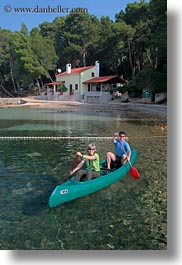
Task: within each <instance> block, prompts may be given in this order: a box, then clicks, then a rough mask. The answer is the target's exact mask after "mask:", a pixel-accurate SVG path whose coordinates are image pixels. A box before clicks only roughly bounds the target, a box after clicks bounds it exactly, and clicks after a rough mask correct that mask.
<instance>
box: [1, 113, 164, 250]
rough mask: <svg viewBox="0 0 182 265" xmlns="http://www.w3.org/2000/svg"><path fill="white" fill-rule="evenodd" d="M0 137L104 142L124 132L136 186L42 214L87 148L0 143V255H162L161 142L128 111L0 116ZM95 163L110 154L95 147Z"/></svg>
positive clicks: (153, 125)
mask: <svg viewBox="0 0 182 265" xmlns="http://www.w3.org/2000/svg"><path fill="white" fill-rule="evenodd" d="M0 117H1V119H0V137H1V136H79V137H81V136H112V135H113V133H114V132H117V131H118V130H121V129H124V130H126V132H127V133H128V137H129V138H128V141H129V143H130V145H131V147H133V148H136V149H137V151H138V157H137V161H136V164H135V167H136V168H137V169H138V171H139V172H140V174H141V176H142V179H141V180H140V181H136V180H134V179H133V178H132V177H131V176H130V175H129V174H128V175H127V176H126V177H125V178H123V179H122V180H121V181H118V182H117V183H115V184H113V185H111V186H110V187H108V188H106V189H103V190H101V191H99V192H96V193H93V194H91V195H89V196H87V197H84V198H81V199H78V200H75V201H72V202H69V203H66V204H63V205H61V206H59V207H57V208H54V209H49V207H48V204H47V202H48V198H49V195H50V193H51V191H52V190H53V188H54V186H55V185H56V183H58V182H60V181H63V180H64V179H66V178H67V176H68V174H69V170H70V168H71V167H72V164H73V161H74V157H75V153H76V151H78V150H80V151H81V152H83V153H84V152H85V150H86V146H87V144H88V143H89V142H88V141H87V140H82V139H78V140H60V141H51V140H44V141H38V140H29V141H23V140H14V141H13V140H11V141H10V140H7V141H4V140H0V188H1V202H0V205H1V211H0V233H1V237H0V248H1V249H65V250H68V249H72V250H80V249H85V250H87V249H88V250H101V249H106V250H112V249H113V250H129V249H131V250H133V249H166V248H167V238H166V237H167V136H166V132H165V131H163V130H161V127H160V126H159V125H158V124H159V122H158V121H157V119H156V118H155V119H153V118H152V117H149V116H147V115H146V114H139V113H137V112H134V111H127V110H125V109H123V110H122V109H121V111H119V112H118V111H117V112H115V111H113V112H112V111H111V112H103V111H102V112H99V111H96V110H90V111H89V110H88V111H87V110H77V111H66V112H63V111H61V110H53V109H52V110H51V109H50V110H48V109H18V108H17V109H16V108H15V109H0ZM95 143H96V146H97V150H98V152H99V153H100V156H101V158H105V154H106V152H107V151H108V150H111V151H114V146H113V144H112V143H111V141H110V140H109V141H108V140H107V141H105V140H99V139H98V140H96V141H95Z"/></svg>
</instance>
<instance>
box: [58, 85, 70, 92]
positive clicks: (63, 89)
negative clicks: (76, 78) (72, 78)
mask: <svg viewBox="0 0 182 265" xmlns="http://www.w3.org/2000/svg"><path fill="white" fill-rule="evenodd" d="M57 90H58V92H66V91H67V90H68V89H67V87H65V85H59V86H58V88H57Z"/></svg>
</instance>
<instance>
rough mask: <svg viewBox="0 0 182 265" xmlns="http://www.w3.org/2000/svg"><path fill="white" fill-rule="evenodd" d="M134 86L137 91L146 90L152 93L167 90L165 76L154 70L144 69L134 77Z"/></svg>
mask: <svg viewBox="0 0 182 265" xmlns="http://www.w3.org/2000/svg"><path fill="white" fill-rule="evenodd" d="M135 84H136V87H137V88H138V89H146V90H148V91H153V92H154V93H157V92H164V91H166V90H167V80H166V74H165V73H160V72H159V71H158V70H155V69H149V68H148V69H144V70H142V71H140V72H139V73H138V74H137V75H136V77H135Z"/></svg>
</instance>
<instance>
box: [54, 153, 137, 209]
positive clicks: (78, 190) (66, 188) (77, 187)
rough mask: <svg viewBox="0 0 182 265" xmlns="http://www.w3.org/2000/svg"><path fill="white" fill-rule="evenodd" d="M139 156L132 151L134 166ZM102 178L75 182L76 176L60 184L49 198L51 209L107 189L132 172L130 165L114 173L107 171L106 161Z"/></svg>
mask: <svg viewBox="0 0 182 265" xmlns="http://www.w3.org/2000/svg"><path fill="white" fill-rule="evenodd" d="M136 156H137V151H136V149H132V152H131V158H130V162H131V164H132V165H133V164H134V162H135V160H136ZM100 167H101V176H100V177H99V178H95V179H91V180H87V181H75V180H74V176H72V177H71V178H70V179H68V180H67V181H65V182H64V183H61V184H58V185H57V186H56V187H55V189H54V190H53V192H52V193H51V195H50V197H49V207H50V208H53V207H56V206H58V205H61V204H63V203H65V202H68V201H72V200H75V199H78V198H81V197H83V196H86V195H89V194H91V193H93V192H96V191H98V190H101V189H103V188H106V187H107V186H109V185H111V184H113V183H115V182H116V181H118V180H120V179H121V178H123V177H124V176H126V175H127V174H128V173H129V172H130V164H129V163H128V162H126V164H125V165H123V166H122V167H119V168H118V169H113V170H112V171H107V170H106V168H105V167H106V160H102V161H101V162H100Z"/></svg>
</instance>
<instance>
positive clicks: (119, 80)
mask: <svg viewBox="0 0 182 265" xmlns="http://www.w3.org/2000/svg"><path fill="white" fill-rule="evenodd" d="M112 82H113V83H127V81H126V80H125V79H122V78H120V77H119V76H117V75H109V76H101V77H95V78H92V79H89V80H87V81H85V82H83V83H84V84H91V83H112Z"/></svg>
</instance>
